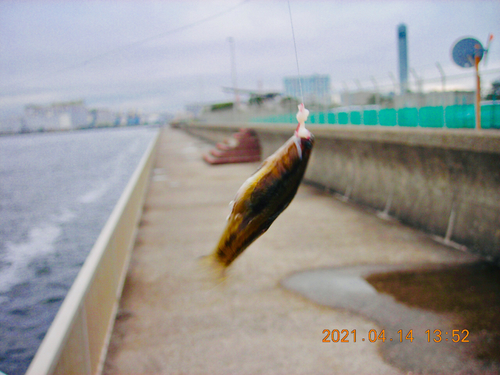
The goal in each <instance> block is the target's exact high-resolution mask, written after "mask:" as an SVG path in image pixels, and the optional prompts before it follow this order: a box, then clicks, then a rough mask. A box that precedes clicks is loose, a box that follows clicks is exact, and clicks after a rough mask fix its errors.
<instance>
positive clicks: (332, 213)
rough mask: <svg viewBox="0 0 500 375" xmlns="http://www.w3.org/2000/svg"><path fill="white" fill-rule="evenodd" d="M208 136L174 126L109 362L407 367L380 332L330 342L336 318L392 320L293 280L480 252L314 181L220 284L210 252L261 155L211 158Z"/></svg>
mask: <svg viewBox="0 0 500 375" xmlns="http://www.w3.org/2000/svg"><path fill="white" fill-rule="evenodd" d="M207 147H208V148H209V147H210V145H207V144H206V143H204V142H202V141H200V140H198V139H196V138H193V137H191V136H189V135H187V134H185V133H183V132H182V131H181V130H175V129H170V128H165V129H164V130H163V131H162V135H161V139H160V145H159V150H158V156H157V161H156V166H155V170H154V175H153V180H152V182H151V186H150V191H149V194H148V197H147V200H146V205H145V211H144V214H143V218H142V221H141V225H140V229H139V234H138V238H137V243H136V246H135V249H134V252H133V255H132V261H131V266H130V270H129V274H128V278H127V281H126V283H125V288H124V292H123V296H122V300H121V311H120V312H119V315H118V318H117V321H116V325H115V330H114V332H113V336H112V340H111V345H110V351H109V354H108V358H107V362H106V365H105V372H106V373H108V374H115V373H116V374H138V373H141V374H146V373H148V374H149V373H151V374H152V373H155V374H158V373H164V374H402V373H404V372H403V371H402V370H401V369H398V368H396V367H395V366H393V365H391V364H390V363H389V362H386V361H385V360H384V359H383V358H382V355H381V354H380V347H379V344H378V343H370V342H368V341H365V342H362V341H361V340H358V341H357V342H355V343H354V342H349V343H324V342H322V340H323V338H324V337H325V334H324V333H323V330H325V329H329V330H333V329H338V330H342V329H347V330H349V331H351V330H353V329H356V330H357V331H363V332H368V331H369V330H371V329H376V330H380V329H381V327H377V326H376V324H375V323H373V322H372V321H370V320H368V319H367V318H363V317H361V316H359V315H357V314H354V313H351V312H349V311H346V310H340V309H332V308H328V307H323V306H321V305H319V304H315V303H314V302H312V301H310V300H309V299H306V298H305V297H302V296H300V295H299V294H296V293H293V292H291V291H288V290H286V289H285V288H283V287H282V286H281V284H280V283H281V281H282V280H284V279H285V278H287V277H288V276H290V275H292V274H294V273H297V272H299V271H304V270H307V269H315V268H324V267H342V266H354V265H372V264H373V265H376V264H389V265H394V264H404V265H410V264H426V263H448V262H460V261H467V260H471V259H473V256H471V255H468V254H465V253H463V252H460V251H457V250H453V249H449V248H446V247H444V246H442V245H439V244H437V243H435V242H434V241H432V240H431V239H430V238H429V237H427V236H425V235H424V234H422V233H420V232H418V231H415V230H413V229H410V228H407V227H404V226H402V225H400V224H399V223H396V222H391V221H385V220H382V219H380V218H378V217H377V216H376V215H374V214H373V213H369V212H366V211H364V210H363V209H360V208H358V207H356V206H354V205H351V204H348V203H344V202H341V201H339V200H337V199H334V198H333V197H332V196H331V195H327V194H323V193H322V192H320V191H318V190H317V189H315V188H313V187H311V186H306V185H302V186H301V187H300V189H299V191H298V193H297V196H296V197H295V199H294V200H293V201H292V203H291V204H290V206H289V207H288V208H287V209H286V210H285V212H284V213H283V214H282V215H281V216H280V217H279V218H278V219H277V220H276V222H275V223H274V224H273V225H272V226H271V228H270V229H269V230H268V232H267V233H265V234H264V235H263V236H262V237H261V238H260V239H258V240H257V241H256V242H255V243H254V244H252V245H251V246H250V247H249V248H248V249H247V250H246V251H245V252H244V253H243V254H242V255H241V256H240V258H238V259H237V260H236V261H235V263H234V264H233V266H232V267H231V268H230V271H229V277H228V278H227V280H226V281H225V282H224V283H222V284H217V283H216V282H215V281H214V278H213V275H211V274H210V273H209V272H208V271H207V270H206V269H204V268H203V267H202V266H200V262H199V260H198V258H199V257H200V256H202V255H206V254H208V253H209V252H211V251H212V250H213V247H214V246H215V244H216V243H217V241H218V239H219V236H220V234H221V233H222V230H223V228H224V225H225V218H226V216H227V215H228V214H229V206H228V204H229V202H230V201H231V199H232V198H233V197H234V195H235V193H236V191H237V190H238V188H239V187H240V185H241V184H242V183H243V181H245V180H246V178H247V177H248V176H249V175H250V174H251V173H253V172H254V171H255V169H256V168H257V167H258V164H259V163H252V164H239V165H220V166H209V165H207V164H206V163H204V162H203V161H202V158H201V155H202V153H203V152H204V151H206V150H207ZM313 152H314V151H313ZM429 328H432V327H429Z"/></svg>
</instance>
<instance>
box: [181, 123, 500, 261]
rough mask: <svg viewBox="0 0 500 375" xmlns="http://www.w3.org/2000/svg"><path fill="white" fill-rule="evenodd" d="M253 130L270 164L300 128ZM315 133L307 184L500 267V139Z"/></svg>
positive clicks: (223, 129) (394, 131) (321, 129)
mask: <svg viewBox="0 0 500 375" xmlns="http://www.w3.org/2000/svg"><path fill="white" fill-rule="evenodd" d="M241 127H244V126H243V124H240V125H239V126H228V125H207V124H205V125H191V126H189V127H188V129H187V130H188V131H189V132H190V133H192V134H196V135H198V136H202V137H204V138H205V139H209V140H211V141H214V142H216V141H220V140H222V139H223V138H224V137H227V136H229V135H230V134H231V133H232V132H235V131H237V130H238V129H239V128H241ZM251 127H252V128H253V129H255V130H256V131H257V133H258V135H259V140H260V142H261V146H262V154H263V157H267V156H269V155H270V154H272V153H273V152H274V151H275V150H276V149H277V148H278V147H279V146H281V145H282V144H283V142H284V141H285V140H286V139H288V138H289V137H290V136H291V135H292V134H293V125H292V126H291V125H277V124H273V125H266V124H251ZM308 128H309V129H310V130H311V131H312V132H313V133H314V135H315V137H316V144H315V146H314V149H313V153H312V156H311V160H310V164H309V166H308V169H307V172H306V175H305V179H306V180H307V181H309V182H311V183H314V184H316V185H318V186H319V187H322V188H326V189H328V190H330V191H332V192H336V193H338V194H340V195H342V196H343V197H344V198H345V199H349V200H353V201H355V202H358V203H361V204H364V205H368V206H370V207H372V208H374V209H376V210H379V211H381V212H383V211H385V212H386V213H388V214H389V215H390V216H392V217H395V218H397V219H398V220H400V221H402V222H404V223H406V224H409V225H411V226H414V227H417V228H419V229H421V230H423V231H425V232H427V233H431V234H434V235H437V236H439V237H441V238H443V239H446V241H447V242H448V243H453V242H454V243H457V244H461V245H465V246H466V247H467V248H468V249H469V250H470V251H473V252H476V253H479V254H482V255H485V256H487V257H489V258H493V259H495V260H496V261H497V262H500V132H498V131H485V130H483V131H476V130H458V129H454V130H445V129H419V128H417V129H408V128H405V129H402V128H384V127H361V126H331V125H329V126H308ZM401 250H402V251H404V249H401Z"/></svg>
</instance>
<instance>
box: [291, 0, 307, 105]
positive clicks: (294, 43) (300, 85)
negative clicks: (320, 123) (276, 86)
mask: <svg viewBox="0 0 500 375" xmlns="http://www.w3.org/2000/svg"><path fill="white" fill-rule="evenodd" d="M287 2H288V13H289V14H290V25H292V37H293V47H294V49H295V62H296V63H297V75H298V77H299V89H300V97H301V98H302V104H304V93H303V92H302V82H301V79H300V69H299V56H298V54H297V43H296V41H295V31H294V29H293V19H292V9H291V7H290V0H288V1H287Z"/></svg>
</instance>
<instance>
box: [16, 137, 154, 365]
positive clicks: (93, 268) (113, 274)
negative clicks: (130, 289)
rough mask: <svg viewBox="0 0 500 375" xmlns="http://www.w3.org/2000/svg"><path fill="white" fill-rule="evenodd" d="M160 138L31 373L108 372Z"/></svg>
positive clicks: (87, 262)
mask: <svg viewBox="0 0 500 375" xmlns="http://www.w3.org/2000/svg"><path fill="white" fill-rule="evenodd" d="M158 139H159V133H158V134H157V135H156V136H155V138H154V139H153V140H152V141H151V143H150V144H149V146H148V148H147V150H146V152H145V153H144V155H143V156H142V158H141V160H140V162H139V165H138V166H137V168H136V170H135V171H134V173H133V175H132V177H131V178H130V180H129V182H128V184H127V186H126V187H125V190H124V191H123V193H122V195H121V197H120V199H119V200H118V203H117V204H116V206H115V208H114V209H113V212H112V213H111V215H110V217H109V219H108V221H107V222H106V224H105V225H104V228H103V229H102V231H101V233H100V235H99V237H98V238H97V241H96V242H95V244H94V246H93V248H92V250H91V251H90V253H89V255H88V257H87V259H86V260H85V263H84V264H83V266H82V268H81V270H80V272H79V273H78V276H77V277H76V279H75V281H74V283H73V285H72V286H71V288H70V290H69V292H68V294H67V295H66V298H65V299H64V301H63V303H62V305H61V308H60V309H59V311H58V313H57V315H56V317H55V318H54V321H53V322H52V324H51V326H50V327H49V330H48V331H47V334H46V335H45V338H44V340H43V341H42V343H41V345H40V347H39V349H38V351H37V353H36V355H35V357H34V358H33V361H32V362H31V364H30V366H29V368H28V371H27V372H26V375H42V374H100V373H101V372H102V367H103V364H104V360H105V356H106V352H107V348H108V344H109V340H110V337H111V332H112V329H113V325H114V320H115V316H116V311H117V309H118V304H119V301H120V296H121V292H122V289H123V284H124V282H125V276H126V273H127V269H128V265H129V260H130V255H131V252H132V248H133V245H134V241H135V236H136V231H137V223H138V221H139V219H140V216H141V213H142V207H143V202H144V199H145V193H146V189H147V186H148V183H149V176H150V172H151V169H152V166H153V162H154V156H155V154H156V147H157V143H158Z"/></svg>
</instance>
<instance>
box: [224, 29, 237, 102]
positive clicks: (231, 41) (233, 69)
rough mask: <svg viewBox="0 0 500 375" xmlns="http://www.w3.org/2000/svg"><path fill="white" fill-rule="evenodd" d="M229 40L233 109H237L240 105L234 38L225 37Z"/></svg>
mask: <svg viewBox="0 0 500 375" xmlns="http://www.w3.org/2000/svg"><path fill="white" fill-rule="evenodd" d="M227 40H228V42H229V47H230V50H231V78H232V81H233V90H234V107H233V109H234V110H237V109H238V108H239V106H240V97H239V95H238V83H237V80H236V59H235V47H234V39H233V38H232V37H229V38H227Z"/></svg>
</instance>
